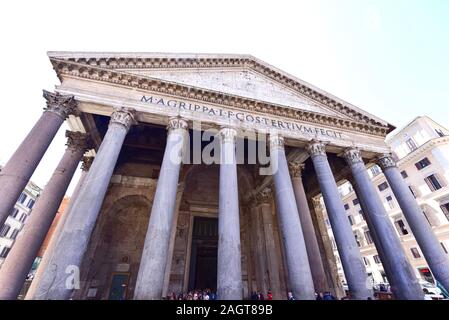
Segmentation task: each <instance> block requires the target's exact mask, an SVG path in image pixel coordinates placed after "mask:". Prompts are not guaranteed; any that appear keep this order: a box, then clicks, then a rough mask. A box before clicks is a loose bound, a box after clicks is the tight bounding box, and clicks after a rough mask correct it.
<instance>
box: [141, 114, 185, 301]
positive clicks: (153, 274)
mask: <svg viewBox="0 0 449 320" xmlns="http://www.w3.org/2000/svg"><path fill="white" fill-rule="evenodd" d="M187 129H188V124H187V122H186V121H184V120H182V119H180V118H171V119H170V121H169V124H168V137H167V144H166V146H165V152H164V158H163V160H162V166H161V170H160V173H159V179H158V181H157V187H156V193H155V195H154V200H153V206H152V208H151V216H150V221H149V224H148V230H147V234H146V238H145V245H144V248H143V252H142V257H141V261H140V267H139V273H138V275H137V281H136V288H135V291H134V299H136V300H160V299H162V290H163V287H164V274H165V268H166V265H167V252H168V249H169V244H170V231H171V227H172V224H173V219H174V214H175V205H176V194H177V188H178V182H179V171H180V169H181V160H182V154H183V149H184V144H185V143H186V141H187V139H188V131H187Z"/></svg>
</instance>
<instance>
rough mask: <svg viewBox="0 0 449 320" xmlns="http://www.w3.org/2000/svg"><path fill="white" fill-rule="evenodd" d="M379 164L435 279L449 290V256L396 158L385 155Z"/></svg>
mask: <svg viewBox="0 0 449 320" xmlns="http://www.w3.org/2000/svg"><path fill="white" fill-rule="evenodd" d="M379 165H380V166H381V167H382V169H383V172H384V174H385V177H386V178H387V181H388V183H389V184H390V187H391V189H392V190H393V193H394V195H395V197H396V200H397V201H398V203H399V206H400V207H401V209H402V213H403V215H404V217H405V219H406V220H407V222H408V224H409V226H410V228H411V229H412V232H413V235H414V236H415V238H416V241H417V242H418V245H419V247H420V248H421V251H422V253H423V254H424V257H425V258H426V261H427V263H428V265H429V267H430V269H431V270H432V273H433V275H434V277H435V279H436V280H438V281H439V282H440V283H441V284H442V285H443V286H444V288H446V290H449V258H448V256H447V255H446V253H445V252H444V251H443V248H442V247H441V245H440V242H439V241H438V239H437V237H436V236H435V233H434V232H433V230H432V228H431V227H430V225H429V223H428V222H427V221H426V218H425V217H424V214H423V212H422V209H421V208H420V207H419V205H418V203H417V202H416V199H415V198H414V197H413V195H412V193H411V192H410V189H409V188H408V186H407V184H406V183H405V181H404V179H403V178H402V176H401V173H400V171H399V169H398V167H397V166H396V164H395V162H394V160H393V159H392V158H391V157H389V156H384V157H381V158H380V159H379Z"/></svg>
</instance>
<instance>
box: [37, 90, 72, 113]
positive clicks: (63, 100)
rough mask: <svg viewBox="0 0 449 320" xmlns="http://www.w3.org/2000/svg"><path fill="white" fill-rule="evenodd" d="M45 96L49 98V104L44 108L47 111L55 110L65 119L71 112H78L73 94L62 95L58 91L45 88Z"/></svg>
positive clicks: (54, 111)
mask: <svg viewBox="0 0 449 320" xmlns="http://www.w3.org/2000/svg"><path fill="white" fill-rule="evenodd" d="M43 96H44V98H45V100H47V101H46V102H47V106H46V107H45V108H44V110H45V111H49V112H53V113H55V114H57V115H58V116H60V117H62V118H63V119H67V117H68V116H69V115H71V114H77V113H78V109H77V107H76V100H75V97H74V96H72V95H62V94H60V93H58V92H56V93H53V92H49V91H46V90H43Z"/></svg>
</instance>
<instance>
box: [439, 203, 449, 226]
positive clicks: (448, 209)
mask: <svg viewBox="0 0 449 320" xmlns="http://www.w3.org/2000/svg"><path fill="white" fill-rule="evenodd" d="M440 208H441V211H443V213H444V215H445V216H446V219H447V220H448V221H449V202H448V203H445V204H442V205H441V206H440Z"/></svg>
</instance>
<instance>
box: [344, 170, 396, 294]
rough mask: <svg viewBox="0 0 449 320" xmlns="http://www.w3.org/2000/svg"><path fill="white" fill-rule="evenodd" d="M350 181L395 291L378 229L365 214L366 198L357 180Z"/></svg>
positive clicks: (366, 209) (392, 288) (366, 210)
mask: <svg viewBox="0 0 449 320" xmlns="http://www.w3.org/2000/svg"><path fill="white" fill-rule="evenodd" d="M349 181H350V182H351V185H352V187H353V188H354V192H355V194H356V196H357V199H359V203H360V208H361V209H362V211H363V213H364V216H363V217H364V219H365V222H366V225H367V226H368V229H369V232H370V235H371V238H372V240H373V242H374V245H375V247H376V251H377V253H378V256H379V259H380V261H381V262H382V266H383V268H384V271H385V274H386V275H387V278H388V282H389V284H390V286H391V290H392V291H393V290H395V288H396V286H395V284H394V281H395V278H394V277H393V276H392V272H391V268H390V264H389V263H388V262H389V260H387V259H386V256H385V253H384V250H383V248H382V245H381V242H380V240H379V235H378V234H377V232H376V229H375V228H374V226H373V223H372V221H371V217H370V215H368V214H366V213H365V212H368V208H367V206H366V205H365V203H364V198H363V196H362V194H361V192H360V191H359V186H358V185H357V183H356V182H355V180H354V179H353V178H351V179H350V180H349Z"/></svg>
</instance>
